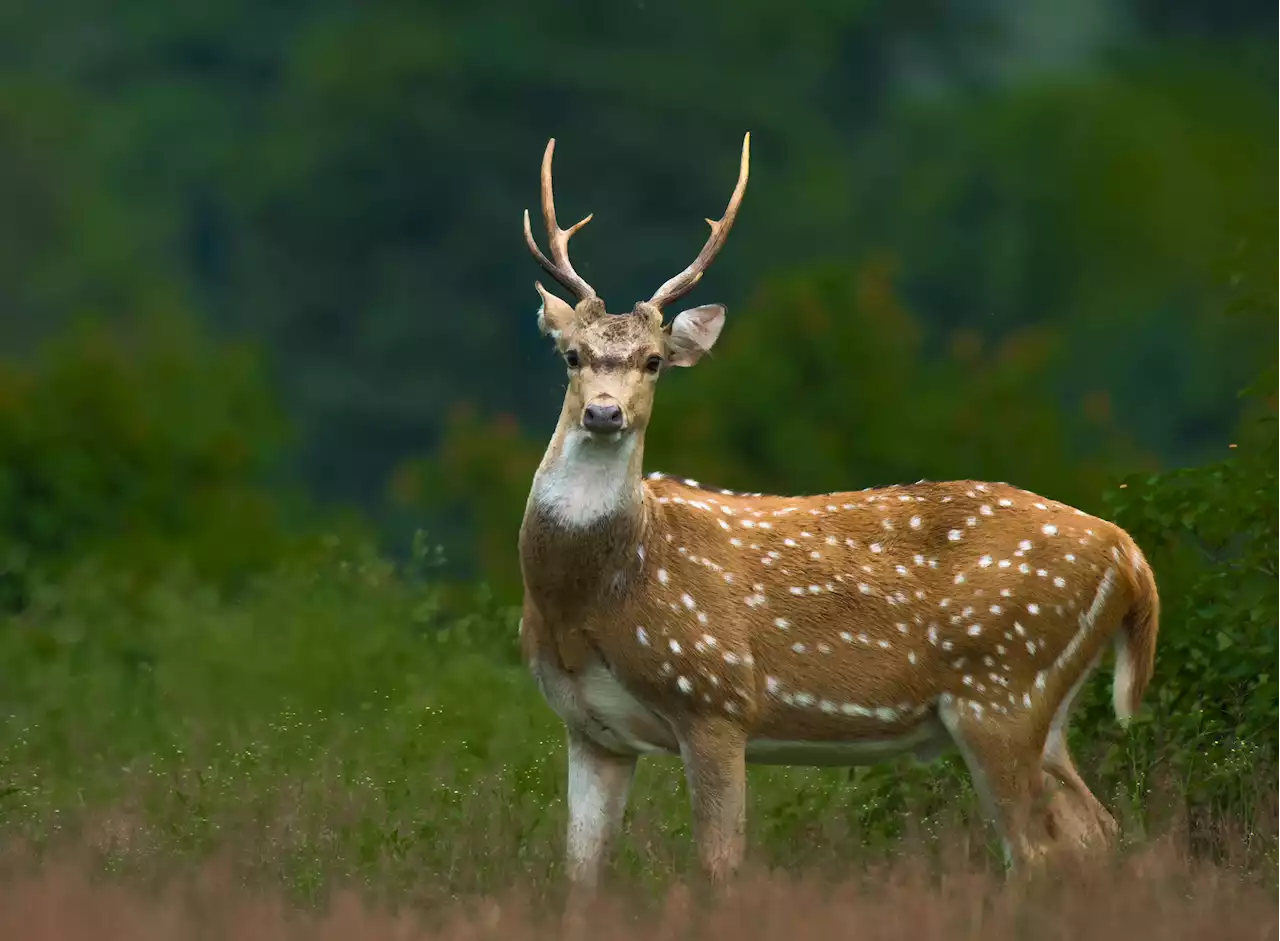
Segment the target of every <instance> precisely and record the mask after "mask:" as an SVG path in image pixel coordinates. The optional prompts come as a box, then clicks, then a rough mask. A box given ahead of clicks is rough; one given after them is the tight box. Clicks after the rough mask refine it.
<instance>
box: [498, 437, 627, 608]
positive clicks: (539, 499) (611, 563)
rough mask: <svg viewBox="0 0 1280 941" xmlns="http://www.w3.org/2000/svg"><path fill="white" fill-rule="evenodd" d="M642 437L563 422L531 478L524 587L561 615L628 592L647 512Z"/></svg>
mask: <svg viewBox="0 0 1280 941" xmlns="http://www.w3.org/2000/svg"><path fill="white" fill-rule="evenodd" d="M643 452H644V442H643V439H642V438H641V437H640V435H639V434H636V433H631V434H627V435H624V436H622V437H621V438H619V439H618V440H613V441H608V440H606V441H601V440H597V439H594V438H592V437H591V436H590V435H588V434H587V433H586V432H584V431H581V430H580V429H578V428H577V427H574V425H571V424H570V423H569V422H566V421H564V420H562V421H561V423H560V426H559V427H558V428H557V429H556V434H555V436H554V437H553V438H552V440H551V444H550V445H549V446H548V448H547V451H546V454H545V455H544V456H543V458H542V463H541V464H540V465H539V467H538V470H537V473H536V474H535V475H534V478H533V487H532V489H531V491H530V493H529V502H528V504H527V505H526V508H525V516H524V523H523V525H522V526H521V531H520V555H521V566H522V568H523V570H524V576H525V584H526V588H527V589H529V590H530V591H531V592H533V593H534V594H535V595H536V596H538V600H539V603H540V604H543V605H550V606H552V607H555V608H560V609H561V610H562V611H563V612H564V613H565V614H568V613H569V611H570V610H571V609H575V608H577V607H578V606H579V605H584V604H589V603H591V602H592V601H595V600H597V599H599V598H600V597H601V596H602V595H610V594H612V595H618V594H621V593H622V592H624V591H625V589H626V586H627V584H628V583H629V581H630V579H631V577H632V576H633V574H634V572H633V569H636V568H637V567H638V563H639V561H640V556H639V553H638V549H639V547H640V546H641V544H642V541H643V538H644V531H645V525H646V520H647V517H648V513H647V512H646V507H645V498H644V492H645V491H644V484H643V480H642V477H641V473H640V468H641V459H642V456H643Z"/></svg>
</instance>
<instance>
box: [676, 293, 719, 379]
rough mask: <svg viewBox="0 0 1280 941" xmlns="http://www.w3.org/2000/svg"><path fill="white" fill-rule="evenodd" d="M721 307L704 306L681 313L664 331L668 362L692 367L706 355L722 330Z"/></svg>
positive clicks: (715, 305)
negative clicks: (665, 331) (665, 332)
mask: <svg viewBox="0 0 1280 941" xmlns="http://www.w3.org/2000/svg"><path fill="white" fill-rule="evenodd" d="M724 315H725V309H724V306H723V305H722V304H706V305H704V306H702V307H693V308H690V309H689V310H682V311H681V312H680V313H679V314H677V315H676V319H675V320H673V321H671V326H669V327H668V328H667V331H668V336H667V362H668V363H670V364H671V365H672V366H692V365H693V364H694V363H696V362H697V361H698V360H699V359H701V358H702V354H703V353H706V352H709V351H710V349H711V347H713V346H715V343H716V340H717V339H718V338H719V337H720V331H721V330H723V329H724Z"/></svg>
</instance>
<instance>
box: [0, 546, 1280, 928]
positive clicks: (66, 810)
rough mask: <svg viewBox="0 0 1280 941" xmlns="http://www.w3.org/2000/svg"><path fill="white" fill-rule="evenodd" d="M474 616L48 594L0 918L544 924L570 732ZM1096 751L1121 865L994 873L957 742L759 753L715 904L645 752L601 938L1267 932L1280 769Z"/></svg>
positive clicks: (7, 636)
mask: <svg viewBox="0 0 1280 941" xmlns="http://www.w3.org/2000/svg"><path fill="white" fill-rule="evenodd" d="M470 610H471V613H470V614H468V615H466V616H464V617H458V616H457V615H456V614H446V613H445V611H444V609H443V607H442V603H441V596H440V593H439V592H438V591H437V590H435V589H434V588H433V587H432V586H431V584H430V583H429V582H422V581H415V580H414V579H406V578H401V577H399V576H397V575H396V574H395V573H393V572H392V571H391V569H390V567H389V566H387V565H386V564H385V563H382V562H380V561H378V560H376V559H373V558H371V557H363V556H360V555H359V554H358V553H348V554H347V555H345V556H343V557H339V558H335V559H330V560H327V561H324V562H318V563H314V564H311V563H308V564H301V563H300V564H298V565H296V566H294V567H292V568H288V569H286V570H283V571H281V572H280V573H278V574H276V575H274V576H272V577H270V578H268V579H265V580H263V581H262V582H261V583H260V584H257V585H256V586H254V587H252V588H251V589H249V590H247V591H245V592H244V593H243V595H242V596H239V597H237V598H235V599H227V598H222V597H219V596H217V595H216V594H214V593H212V592H211V591H210V590H209V589H207V588H202V587H200V586H199V585H197V584H194V583H189V582H186V581H184V580H183V579H181V578H178V577H174V578H171V579H169V580H166V581H164V582H162V583H161V584H159V585H152V586H150V587H147V588H145V589H142V588H137V587H135V586H132V585H130V584H129V583H127V582H125V581H121V580H119V579H114V578H110V577H107V576H106V575H104V574H102V573H100V572H94V571H91V570H86V571H82V572H80V573H79V574H77V575H75V576H74V577H71V578H68V579H67V580H65V581H64V582H62V583H60V584H59V585H58V586H56V587H50V588H46V589H43V590H41V591H40V592H39V593H38V594H37V595H36V597H35V599H34V602H33V604H32V605H31V607H30V609H29V610H28V611H27V612H26V613H24V614H23V615H22V616H21V617H19V618H16V619H13V620H12V622H11V623H9V624H8V625H5V627H4V629H3V630H0V662H2V663H3V664H4V673H3V676H4V681H3V688H2V689H0V706H2V707H3V708H0V845H3V847H4V848H5V853H6V854H7V855H6V857H5V858H6V859H7V862H8V866H7V868H5V869H4V871H3V877H2V879H0V937H6V938H17V937H31V938H40V939H44V938H81V937H83V938H89V937H93V938H103V939H114V938H126V937H127V938H151V937H156V938H160V937H166V938H168V937H193V936H199V937H217V938H223V937H226V938H232V937H235V938H256V937H289V936H292V935H291V934H290V932H293V931H297V932H300V934H299V935H298V936H301V937H333V938H364V937H370V938H372V937H405V938H408V937H418V936H422V937H444V938H471V937H486V936H489V935H492V936H494V937H498V936H501V937H506V938H513V939H521V938H526V937H535V936H541V935H538V934H537V931H539V930H540V929H539V928H538V925H539V924H540V923H541V920H542V919H543V918H544V917H545V916H546V914H547V913H548V912H552V911H554V910H556V908H557V902H558V899H559V897H560V893H561V889H562V885H561V879H560V866H559V853H560V848H561V829H562V822H563V817H564V806H563V798H562V791H563V783H562V781H563V774H564V767H563V761H564V759H563V740H562V733H561V729H560V726H559V724H558V721H557V720H556V719H555V718H554V716H553V715H552V714H551V713H550V711H549V710H548V709H547V708H546V707H545V705H544V704H543V703H542V701H541V700H540V698H539V697H538V695H537V693H536V690H535V688H534V686H533V684H532V682H531V681H530V680H529V678H528V677H527V675H526V674H525V672H524V670H523V668H522V667H521V666H520V665H519V663H518V661H517V658H516V646H515V614H514V612H511V611H507V610H504V609H501V608H498V607H495V606H494V605H492V604H491V603H489V602H487V601H486V600H485V599H484V598H483V597H478V598H477V599H476V600H475V602H474V604H472V605H471V607H470ZM1158 681H1159V676H1158V675H1157V682H1158ZM1095 682H1096V683H1098V684H1104V683H1105V682H1106V681H1105V680H1103V679H1102V678H1098V679H1097V680H1095ZM1074 747H1075V749H1076V751H1077V754H1078V756H1079V759H1080V764H1081V767H1082V769H1083V770H1084V772H1085V774H1086V777H1088V778H1089V779H1090V781H1091V783H1093V784H1095V785H1096V787H1095V790H1096V791H1097V792H1098V793H1099V795H1100V796H1101V797H1103V799H1104V800H1105V801H1106V802H1107V803H1108V804H1109V805H1110V806H1111V807H1112V809H1113V811H1114V812H1115V813H1116V815H1117V817H1118V818H1119V819H1120V820H1121V821H1122V825H1123V826H1124V828H1125V831H1126V834H1127V839H1128V841H1129V845H1128V846H1127V847H1126V848H1125V850H1124V852H1123V853H1122V854H1121V855H1120V856H1119V857H1118V858H1117V859H1116V860H1109V861H1106V862H1105V863H1103V864H1100V866H1099V867H1096V868H1090V869H1075V868H1070V869H1064V870H1061V871H1056V872H1055V873H1053V874H1052V876H1051V877H1048V878H1045V879H1042V880H1040V881H1038V882H1036V883H1033V884H1031V885H1028V886H1020V887H1009V888H1006V887H1003V886H1002V883H1001V882H1000V880H999V879H998V878H996V877H995V876H994V875H993V874H992V869H993V863H994V856H993V854H992V853H991V851H990V850H991V846H990V843H991V841H990V840H989V835H988V833H987V832H986V831H985V830H984V829H983V828H982V826H981V823H980V821H979V820H978V819H977V817H976V804H975V802H974V799H973V796H972V794H971V792H970V791H969V788H968V784H967V782H966V779H965V776H964V774H963V771H962V768H961V766H960V764H959V763H958V761H956V760H955V759H949V760H947V761H945V762H943V763H941V764H940V765H938V766H935V767H931V768H922V767H918V766H914V765H910V764H902V765H895V766H892V767H884V768H879V769H873V770H870V771H865V772H859V773H858V774H856V775H851V774H850V773H849V772H846V771H841V770H807V769H753V770H752V771H751V794H752V797H751V806H750V812H749V820H750V829H749V833H750V842H751V847H752V867H753V871H752V873H751V874H750V875H748V876H747V877H746V882H745V884H744V887H743V888H742V889H741V890H740V892H739V893H738V894H737V895H736V896H735V897H733V898H731V899H729V900H727V901H725V902H724V903H722V904H720V905H718V906H716V907H713V908H710V909H708V908H705V907H703V906H700V905H697V904H693V903H692V902H691V901H690V899H689V897H688V896H687V894H686V890H685V889H684V881H685V877H687V876H688V875H689V873H690V872H691V871H692V868H693V867H692V860H691V855H692V854H691V849H692V847H691V841H690V838H689V821H688V810H687V805H686V801H685V795H684V784H683V780H682V777H681V775H680V772H679V768H678V766H677V764H676V763H675V761H674V760H653V761H650V762H646V763H643V764H642V770H641V774H640V776H639V779H638V781H637V786H636V789H635V792H634V794H635V797H634V799H633V806H632V810H631V813H630V817H629V826H628V833H627V836H626V838H625V839H624V841H623V845H622V847H621V853H620V857H619V860H618V863H617V866H616V869H615V871H614V872H613V874H612V878H611V885H612V887H613V891H614V894H615V895H616V899H615V902H614V903H612V905H611V907H609V908H608V909H607V910H602V911H601V912H600V913H599V914H598V917H599V918H600V919H601V924H602V925H608V926H612V928H611V929H610V930H608V931H604V930H603V929H602V930H601V931H600V932H594V930H593V933H596V934H598V936H607V937H635V938H640V937H664V938H665V937H671V938H674V937H685V936H689V937H692V936H702V933H705V935H706V936H708V937H731V936H732V937H735V938H740V939H742V941H748V939H752V938H757V937H758V938H766V937H769V938H773V937H776V936H777V935H778V934H779V933H784V932H785V933H786V934H787V935H788V936H789V938H791V939H795V941H799V939H803V938H808V937H813V938H818V937H822V938H831V937H841V936H852V934H853V928H854V927H855V926H856V928H857V936H858V937H860V938H861V937H866V938H879V937H885V938H890V937H894V938H902V937H910V938H922V939H923V938H932V937H938V938H941V937H944V936H945V937H947V938H950V939H953V938H957V937H975V938H976V937H983V938H989V939H1003V938H1015V937H1017V938H1023V937H1027V938H1057V937H1061V938H1076V937H1093V938H1109V937H1116V938H1119V937H1121V936H1124V937H1130V938H1132V937H1159V938H1170V939H1175V938H1199V937H1206V938H1208V937H1212V938H1223V939H1226V938H1236V937H1240V938H1275V937H1277V916H1276V906H1275V898H1276V891H1275V884H1276V880H1275V873H1276V859H1277V857H1276V777H1275V773H1274V769H1272V768H1270V767H1265V768H1254V767H1249V766H1248V765H1247V759H1246V758H1241V759H1240V761H1241V762H1242V763H1241V764H1240V766H1239V767H1226V768H1222V769H1219V773H1220V774H1221V775H1226V776H1229V777H1230V779H1231V781H1233V782H1235V783H1234V785H1233V788H1234V790H1229V791H1228V793H1229V795H1230V796H1229V799H1228V800H1226V802H1225V803H1224V802H1223V801H1222V800H1218V801H1217V803H1216V804H1214V805H1213V807H1212V808H1210V809H1205V807H1203V806H1201V805H1200V804H1197V803H1196V802H1195V801H1194V800H1192V799H1191V798H1189V797H1188V796H1187V795H1186V794H1184V793H1183V791H1182V789H1181V788H1182V781H1181V779H1180V778H1179V773H1180V772H1177V771H1176V770H1170V769H1169V766H1168V763H1167V762H1162V760H1161V758H1160V756H1159V755H1158V754H1156V753H1155V752H1154V751H1153V750H1152V748H1151V747H1150V744H1149V742H1148V741H1147V739H1145V738H1144V737H1143V733H1142V731H1141V730H1138V731H1137V732H1135V733H1132V734H1130V735H1128V736H1123V735H1121V734H1120V733H1118V732H1115V733H1113V734H1112V737H1111V738H1110V739H1108V740H1106V741H1094V742H1091V741H1088V740H1081V741H1078V742H1076V743H1075V745H1074ZM188 876H190V877H191V879H193V880H194V881H192V882H191V883H190V884H189V885H187V883H186V880H187V877H188ZM175 880H176V881H175ZM184 885H186V887H185V888H182V886H184ZM157 893H159V894H157ZM465 918H471V919H473V921H472V923H471V927H465V926H464V925H463V924H462V922H459V921H457V919H465ZM20 919H25V920H26V921H24V922H23V921H20ZM299 919H302V921H299ZM406 919H407V920H406ZM414 919H423V920H424V921H423V927H422V928H421V930H422V931H424V932H427V931H430V932H438V933H430V934H422V935H418V934H416V933H415V932H416V931H417V930H418V929H417V928H415V927H414V925H413V921H414ZM476 919H478V920H476ZM23 924H26V925H27V927H26V928H23V927H22V926H23ZM695 928H697V931H698V932H700V933H699V934H691V933H690V932H693V931H694V929H695ZM20 929H21V930H20ZM546 930H547V931H548V932H549V933H548V934H547V935H546V936H547V937H555V936H557V935H556V933H555V930H554V928H553V927H547V928H546Z"/></svg>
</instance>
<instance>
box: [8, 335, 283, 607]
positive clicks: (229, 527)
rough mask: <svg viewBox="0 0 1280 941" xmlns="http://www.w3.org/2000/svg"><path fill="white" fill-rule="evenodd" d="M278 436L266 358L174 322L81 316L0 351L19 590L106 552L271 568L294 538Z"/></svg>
mask: <svg viewBox="0 0 1280 941" xmlns="http://www.w3.org/2000/svg"><path fill="white" fill-rule="evenodd" d="M283 440H284V439H283V425H282V422H281V419H280V416H279V414H278V412H277V411H276V409H275V406H274V403H273V401H272V397H271V396H270V394H269V393H268V391H267V389H266V387H265V385H264V384H263V380H262V376H261V374H260V372H259V369H258V365H257V362H256V359H255V358H254V357H253V356H251V355H250V354H249V353H248V351H247V350H244V349H239V348H235V347H231V346H221V345H218V344H214V343H212V342H210V341H209V340H207V339H206V338H204V337H202V336H201V335H200V334H199V333H198V332H196V331H194V330H193V329H192V328H191V327H190V326H189V325H188V324H185V323H184V322H182V321H180V320H176V319H156V320H151V321H148V322H146V323H145V324H138V325H136V327H135V328H134V329H125V328H124V326H123V325H117V326H116V327H115V328H113V329H109V328H107V327H104V326H102V325H85V326H82V327H80V328H78V329H76V330H74V331H72V332H71V333H69V334H67V335H64V336H61V337H60V338H58V339H57V340H56V341H53V342H50V343H47V344H46V345H45V346H44V348H43V349H42V350H41V352H40V353H39V354H38V356H37V357H36V358H35V359H34V360H32V361H29V362H26V363H22V364H19V363H17V362H12V361H11V362H7V363H0V564H2V565H3V567H4V570H5V572H6V574H7V576H8V585H7V587H8V589H9V591H10V592H16V593H17V594H18V595H19V596H21V594H22V590H23V585H24V584H25V581H26V578H27V573H28V572H29V571H30V570H37V571H39V570H46V569H52V570H55V571H56V570H59V569H61V568H63V567H65V566H66V565H68V564H70V563H72V562H74V561H76V560H79V559H82V558H84V557H85V556H88V555H93V554H97V553H101V554H103V555H104V557H105V558H106V559H107V560H108V561H109V562H110V564H111V565H113V566H115V567H116V568H118V569H121V570H127V571H131V572H133V573H135V574H137V573H140V572H143V571H145V570H147V569H150V568H154V567H155V566H157V565H160V564H163V565H166V566H167V565H171V564H172V563H173V561H174V559H175V556H182V557H185V558H186V560H187V561H188V562H189V563H190V564H191V565H192V566H193V567H194V571H195V572H196V573H198V574H200V575H202V576H206V577H209V578H213V579H217V580H221V579H225V578H228V577H232V576H235V575H238V574H241V573H243V572H245V571H248V570H252V569H253V568H255V567H261V566H262V565H263V564H264V563H266V562H268V561H269V560H273V559H274V558H275V557H276V555H278V553H279V552H280V551H281V550H282V548H283V545H284V542H285V530H284V527H283V518H282V517H283V513H284V504H282V503H281V501H280V499H279V497H278V495H277V494H276V492H275V491H274V490H273V489H271V488H269V487H268V486H267V484H268V474H269V473H270V472H271V471H272V470H273V466H274V462H275V460H276V459H277V457H278V455H279V453H280V452H279V449H280V446H281V444H282V443H283ZM6 600H7V601H8V602H13V601H14V600H17V599H15V598H14V597H12V595H11V596H10V597H9V598H7V599H6Z"/></svg>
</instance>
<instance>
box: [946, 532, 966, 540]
mask: <svg viewBox="0 0 1280 941" xmlns="http://www.w3.org/2000/svg"><path fill="white" fill-rule="evenodd" d="M947 538H948V539H950V540H951V541H952V542H959V541H960V540H961V539H963V538H964V533H962V532H960V530H958V529H953V530H951V531H950V532H949V533H947Z"/></svg>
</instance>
